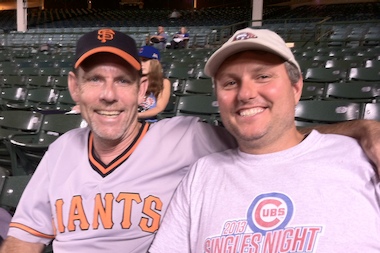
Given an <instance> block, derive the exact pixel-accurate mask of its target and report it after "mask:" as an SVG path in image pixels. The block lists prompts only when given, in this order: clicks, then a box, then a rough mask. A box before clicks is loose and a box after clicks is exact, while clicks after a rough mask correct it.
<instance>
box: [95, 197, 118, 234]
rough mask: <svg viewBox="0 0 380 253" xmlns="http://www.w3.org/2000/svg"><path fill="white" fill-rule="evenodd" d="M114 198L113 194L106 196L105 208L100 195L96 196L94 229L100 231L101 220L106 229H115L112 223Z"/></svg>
mask: <svg viewBox="0 0 380 253" xmlns="http://www.w3.org/2000/svg"><path fill="white" fill-rule="evenodd" d="M113 199H114V197H113V195H112V194H111V193H107V194H106V196H104V200H105V205H104V206H103V203H102V199H101V196H100V193H98V194H97V195H96V196H95V207H94V221H93V225H92V226H93V228H94V229H98V227H99V218H100V220H101V222H102V224H103V227H104V228H105V229H111V228H112V227H113V221H112V201H113Z"/></svg>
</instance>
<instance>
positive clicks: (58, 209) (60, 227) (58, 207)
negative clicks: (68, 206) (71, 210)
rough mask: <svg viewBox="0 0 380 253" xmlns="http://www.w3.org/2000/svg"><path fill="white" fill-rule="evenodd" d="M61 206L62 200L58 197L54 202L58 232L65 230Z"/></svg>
mask: <svg viewBox="0 0 380 253" xmlns="http://www.w3.org/2000/svg"><path fill="white" fill-rule="evenodd" d="M62 207H63V200H62V199H58V200H57V201H56V202H55V210H56V212H57V225H58V231H59V232H60V233H63V232H65V225H64V224H63V215H62Z"/></svg>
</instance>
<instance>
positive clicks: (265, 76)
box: [258, 75, 270, 79]
mask: <svg viewBox="0 0 380 253" xmlns="http://www.w3.org/2000/svg"><path fill="white" fill-rule="evenodd" d="M269 77H270V76H269V75H259V76H258V79H267V78H269Z"/></svg>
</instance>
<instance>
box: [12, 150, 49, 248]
mask: <svg viewBox="0 0 380 253" xmlns="http://www.w3.org/2000/svg"><path fill="white" fill-rule="evenodd" d="M47 160H48V159H47V158H46V155H45V157H44V158H43V159H42V160H41V162H40V164H39V165H38V168H37V169H36V171H35V172H34V174H33V176H32V178H31V180H30V181H29V183H28V185H27V186H26V188H25V190H24V192H23V194H22V196H21V199H20V202H19V204H18V205H17V209H16V212H15V214H14V216H13V219H12V222H11V224H10V228H9V232H8V236H13V237H15V238H17V239H20V240H23V241H26V242H31V243H43V244H49V242H50V241H51V240H52V239H53V238H54V228H53V221H52V213H51V208H50V203H49V196H48V187H49V175H48V171H47V168H48V163H47Z"/></svg>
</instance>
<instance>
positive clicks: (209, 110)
mask: <svg viewBox="0 0 380 253" xmlns="http://www.w3.org/2000/svg"><path fill="white" fill-rule="evenodd" d="M215 115H219V106H218V102H217V100H216V98H215V97H214V96H201V95H193V96H181V97H179V99H178V105H177V112H176V116H197V117H199V118H200V119H201V120H203V121H205V122H208V123H211V121H212V119H213V117H214V116H215Z"/></svg>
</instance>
